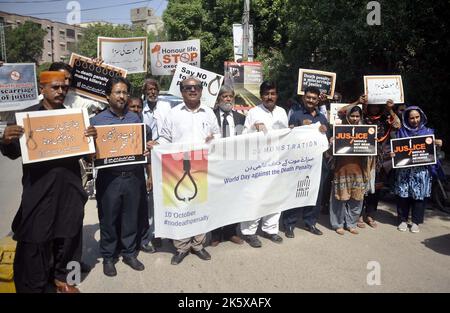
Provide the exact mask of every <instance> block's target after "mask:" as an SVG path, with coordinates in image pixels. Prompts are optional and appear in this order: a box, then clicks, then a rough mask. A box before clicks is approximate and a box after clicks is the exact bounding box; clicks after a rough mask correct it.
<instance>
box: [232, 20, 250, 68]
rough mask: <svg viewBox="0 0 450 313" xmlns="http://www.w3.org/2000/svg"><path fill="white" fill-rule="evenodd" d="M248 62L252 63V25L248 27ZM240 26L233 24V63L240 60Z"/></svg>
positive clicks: (241, 32) (241, 29)
mask: <svg viewBox="0 0 450 313" xmlns="http://www.w3.org/2000/svg"><path fill="white" fill-rule="evenodd" d="M248 32H249V38H248V61H249V62H252V61H253V56H254V54H253V25H249V27H248ZM243 33H244V31H243V27H242V24H233V48H234V61H235V62H236V61H238V60H242V37H243Z"/></svg>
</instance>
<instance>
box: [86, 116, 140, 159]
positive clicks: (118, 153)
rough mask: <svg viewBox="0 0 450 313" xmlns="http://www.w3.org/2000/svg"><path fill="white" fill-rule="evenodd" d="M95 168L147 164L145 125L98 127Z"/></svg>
mask: <svg viewBox="0 0 450 313" xmlns="http://www.w3.org/2000/svg"><path fill="white" fill-rule="evenodd" d="M95 128H96V129H97V139H96V140H95V144H96V148H97V153H96V155H95V161H94V166H95V168H105V167H114V166H119V165H130V164H139V163H147V157H145V156H144V155H143V153H144V150H145V146H146V138H145V135H146V134H145V124H143V123H133V124H116V125H97V126H95Z"/></svg>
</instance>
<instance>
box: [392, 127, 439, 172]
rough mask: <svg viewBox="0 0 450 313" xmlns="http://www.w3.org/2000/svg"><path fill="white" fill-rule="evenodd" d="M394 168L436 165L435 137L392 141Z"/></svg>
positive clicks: (427, 136)
mask: <svg viewBox="0 0 450 313" xmlns="http://www.w3.org/2000/svg"><path fill="white" fill-rule="evenodd" d="M391 151H392V152H394V153H395V157H393V158H392V167H393V168H403V167H412V166H423V165H432V164H436V145H435V143H434V135H426V136H417V137H407V138H397V139H391Z"/></svg>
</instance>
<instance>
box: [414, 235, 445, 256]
mask: <svg viewBox="0 0 450 313" xmlns="http://www.w3.org/2000/svg"><path fill="white" fill-rule="evenodd" d="M421 243H422V244H424V245H425V247H427V248H429V249H431V250H433V251H435V252H437V253H440V254H444V255H450V234H447V235H442V236H438V237H433V238H428V239H425V240H424V241H422V242H421Z"/></svg>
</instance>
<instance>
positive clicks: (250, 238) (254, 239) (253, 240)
mask: <svg viewBox="0 0 450 313" xmlns="http://www.w3.org/2000/svg"><path fill="white" fill-rule="evenodd" d="M244 240H245V241H247V243H248V244H249V245H250V246H251V247H253V248H261V247H262V243H261V241H260V240H259V239H258V236H256V235H244Z"/></svg>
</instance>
